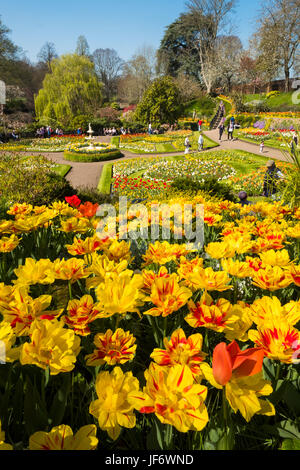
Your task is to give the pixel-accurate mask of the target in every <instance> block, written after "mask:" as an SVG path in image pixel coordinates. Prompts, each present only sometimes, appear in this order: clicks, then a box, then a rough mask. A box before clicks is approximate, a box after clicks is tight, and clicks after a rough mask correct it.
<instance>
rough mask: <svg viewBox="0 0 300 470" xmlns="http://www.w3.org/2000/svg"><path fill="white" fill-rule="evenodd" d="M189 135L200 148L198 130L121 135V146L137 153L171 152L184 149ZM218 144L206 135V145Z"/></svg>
mask: <svg viewBox="0 0 300 470" xmlns="http://www.w3.org/2000/svg"><path fill="white" fill-rule="evenodd" d="M186 137H189V140H190V143H191V145H192V148H193V149H195V150H197V149H198V137H199V133H198V132H192V131H189V130H179V131H172V132H166V133H165V134H162V135H148V134H136V135H134V134H133V135H131V134H130V135H125V136H120V143H119V147H120V148H123V149H126V150H129V151H132V152H135V153H169V152H179V151H184V149H185V147H184V141H185V138H186ZM215 146H217V144H216V143H215V142H213V141H212V140H210V139H208V138H207V137H206V136H204V147H205V148H207V147H215Z"/></svg>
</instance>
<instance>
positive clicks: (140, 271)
mask: <svg viewBox="0 0 300 470" xmlns="http://www.w3.org/2000/svg"><path fill="white" fill-rule="evenodd" d="M66 199H67V201H68V204H67V203H62V202H57V203H53V204H51V205H50V206H49V207H46V206H43V207H38V206H35V207H33V206H30V205H26V204H16V205H14V206H12V207H11V208H10V210H9V211H8V214H7V218H5V219H3V220H1V221H0V233H1V240H0V251H1V262H0V267H1V271H0V275H1V278H0V279H1V283H0V313H1V316H2V318H1V322H0V340H1V341H2V343H1V345H2V346H3V345H5V348H3V347H2V349H1V354H2V358H1V361H2V364H1V365H0V421H1V433H0V439H1V441H0V448H4V449H12V448H14V449H27V448H29V449H31V450H37V449H41V450H42V449H44V450H48V449H50V450H54V449H70V450H72V449H82V450H83V449H96V448H97V449H99V450H101V449H102V450H105V449H114V450H116V449H129V450H132V449H152V450H153V449H164V450H166V449H175V450H183V449H184V450H192V449H195V450H196V449H233V448H234V449H247V450H248V449H249V448H251V449H278V448H281V447H282V446H285V445H287V444H286V443H285V439H286V438H289V439H290V440H291V439H299V430H298V428H297V421H296V420H297V414H298V411H297V410H299V391H300V390H299V380H298V373H299V365H298V362H299V361H298V355H299V351H300V337H299V330H298V327H299V320H300V303H299V285H300V278H299V274H300V272H299V252H300V243H299V241H300V240H299V239H300V211H299V208H298V209H296V210H293V211H292V210H290V209H289V208H288V207H282V206H281V205H280V204H278V203H276V204H267V203H258V204H256V205H253V206H251V207H245V208H241V207H240V206H239V205H235V204H233V203H230V202H227V201H219V202H217V201H211V200H206V201H204V200H203V198H201V197H200V196H198V197H196V198H194V199H193V200H189V199H185V198H183V197H177V199H174V200H166V201H164V202H166V203H168V204H169V205H170V206H173V207H174V204H177V206H175V207H176V209H175V208H174V209H173V210H172V211H171V220H173V216H172V213H173V212H174V211H175V213H176V211H178V210H179V208H180V207H183V205H184V204H191V205H192V206H193V211H192V213H191V220H192V221H196V218H197V217H198V216H199V206H197V204H198V205H199V204H204V235H205V242H204V247H203V249H202V248H200V249H199V250H196V251H190V250H189V248H188V245H187V244H186V242H187V240H186V239H185V238H184V237H183V239H182V240H178V232H177V230H176V225H175V224H173V223H171V224H170V227H171V228H170V233H171V235H170V239H169V240H168V241H163V240H162V239H161V238H160V239H159V240H157V241H156V242H154V240H153V241H152V242H151V240H148V241H147V240H145V239H141V238H140V239H139V238H137V240H135V241H131V242H130V241H128V240H127V241H126V240H122V239H121V238H120V237H119V238H118V237H117V238H116V239H115V238H111V236H112V233H113V229H114V220H112V219H109V220H108V227H107V233H106V234H105V236H104V235H103V234H102V237H100V238H99V237H98V236H97V234H96V233H95V229H96V227H97V225H98V222H99V218H98V217H97V216H96V211H97V209H98V207H97V205H94V204H91V203H85V204H81V202H80V200H78V198H77V197H76V196H74V197H72V198H66ZM147 208H148V210H150V206H147ZM139 211H140V208H139ZM139 215H140V214H139V213H137V214H136V215H135V216H134V215H133V214H131V216H130V217H129V216H128V220H129V222H127V223H125V227H126V228H127V229H128V231H129V232H130V231H132V230H134V228H136V226H137V225H138V224H140V225H142V226H144V228H148V229H150V219H149V218H146V219H143V220H141V219H140V218H139ZM173 215H174V214H173ZM120 221H121V220H120V218H119V219H118V220H117V229H118V227H119V226H118V223H119V222H120ZM161 224H162V226H165V224H166V218H165V217H164V218H163V219H162V221H161ZM117 233H119V235H120V232H119V231H118V230H117ZM122 234H124V224H123V225H122ZM3 351H4V352H3Z"/></svg>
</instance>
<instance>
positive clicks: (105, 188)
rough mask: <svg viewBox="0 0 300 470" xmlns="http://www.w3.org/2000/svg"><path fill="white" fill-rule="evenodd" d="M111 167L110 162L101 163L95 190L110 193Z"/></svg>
mask: <svg viewBox="0 0 300 470" xmlns="http://www.w3.org/2000/svg"><path fill="white" fill-rule="evenodd" d="M112 167H113V164H112V163H106V164H105V165H103V168H102V172H101V176H100V180H99V183H98V187H97V190H98V191H99V193H101V194H110V186H111V180H112V178H111V177H112Z"/></svg>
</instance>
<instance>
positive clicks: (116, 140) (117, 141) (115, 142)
mask: <svg viewBox="0 0 300 470" xmlns="http://www.w3.org/2000/svg"><path fill="white" fill-rule="evenodd" d="M110 143H111V145H115V146H116V147H117V149H118V148H119V145H120V137H119V136H114V137H112V138H111V139H110Z"/></svg>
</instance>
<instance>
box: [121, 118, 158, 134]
mask: <svg viewBox="0 0 300 470" xmlns="http://www.w3.org/2000/svg"><path fill="white" fill-rule="evenodd" d="M122 126H123V127H124V128H125V129H130V132H131V133H132V134H140V133H141V132H146V130H147V127H145V124H142V123H141V122H137V121H136V122H134V121H127V120H126V119H122ZM152 127H153V126H152Z"/></svg>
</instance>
